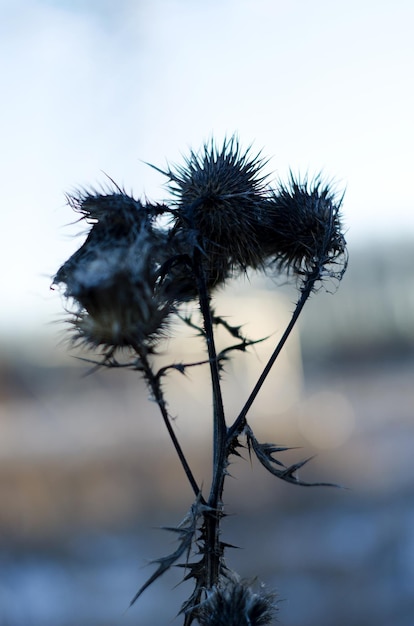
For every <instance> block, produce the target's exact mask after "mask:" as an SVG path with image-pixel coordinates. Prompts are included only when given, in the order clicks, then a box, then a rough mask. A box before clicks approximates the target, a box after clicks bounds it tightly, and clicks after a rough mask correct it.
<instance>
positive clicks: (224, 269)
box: [53, 137, 347, 626]
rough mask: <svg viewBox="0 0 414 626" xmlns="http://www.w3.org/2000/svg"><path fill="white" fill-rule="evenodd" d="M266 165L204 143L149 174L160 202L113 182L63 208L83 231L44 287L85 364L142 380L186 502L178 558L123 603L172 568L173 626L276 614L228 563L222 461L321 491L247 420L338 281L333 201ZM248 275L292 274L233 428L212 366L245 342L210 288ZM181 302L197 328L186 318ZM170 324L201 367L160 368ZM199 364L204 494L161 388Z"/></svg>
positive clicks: (309, 183) (342, 264)
mask: <svg viewBox="0 0 414 626" xmlns="http://www.w3.org/2000/svg"><path fill="white" fill-rule="evenodd" d="M265 164H266V161H265V160H264V159H262V157H261V156H260V154H259V155H252V154H251V149H250V148H249V149H247V150H246V151H242V150H241V148H240V145H239V142H238V140H237V139H236V138H234V137H233V138H231V139H229V140H225V141H224V143H223V144H222V145H221V146H217V145H216V144H215V143H214V142H213V141H210V142H208V143H207V144H206V145H204V147H203V148H202V149H201V151H200V152H191V153H190V155H189V156H188V158H187V159H186V160H185V161H184V163H183V164H182V165H180V166H176V167H168V168H167V169H166V170H165V171H164V170H162V169H160V168H155V169H157V170H158V171H159V172H160V173H162V174H163V175H164V176H166V177H167V179H168V182H167V186H168V187H169V190H170V192H171V195H170V198H171V199H170V200H169V201H168V203H159V204H152V203H149V202H141V201H139V200H137V199H134V198H133V197H131V196H129V195H128V194H127V193H126V192H125V191H124V190H123V189H121V188H119V187H118V186H117V185H116V184H115V183H113V182H112V181H111V185H110V187H109V188H108V189H106V190H104V191H95V190H92V191H81V192H79V193H77V194H75V195H71V196H69V197H68V202H69V204H70V206H71V207H72V208H73V209H74V210H75V211H76V212H78V213H79V214H80V216H81V219H83V220H85V222H86V223H87V224H88V225H90V228H89V232H88V235H87V238H86V241H85V242H84V244H83V245H82V246H81V248H80V249H79V250H78V251H77V252H75V254H73V255H72V256H71V257H70V259H69V260H68V261H66V263H64V264H63V265H62V267H61V268H60V269H59V270H58V272H57V274H56V275H55V277H54V281H53V282H54V284H56V285H59V284H62V285H64V294H65V296H66V297H67V298H68V299H69V300H70V302H71V303H72V305H71V307H72V310H73V313H72V315H71V319H70V322H71V325H72V327H73V333H74V337H75V339H77V340H79V341H81V342H84V343H85V344H87V345H88V346H89V347H90V348H92V349H94V350H96V351H97V352H98V355H99V356H97V357H96V358H95V362H96V363H97V364H99V365H100V366H105V367H119V366H120V365H121V361H120V355H122V366H124V367H125V366H127V367H130V368H132V369H133V370H136V371H137V372H138V373H139V374H140V375H141V376H142V377H143V378H144V380H145V382H146V384H147V385H148V388H149V390H150V392H151V395H152V397H153V399H154V400H155V402H156V403H157V405H158V407H159V410H160V413H161V416H162V419H163V421H164V423H165V426H166V427H167V429H168V433H169V436H170V437H171V440H172V443H173V445H174V448H175V450H176V452H177V454H178V457H179V460H180V462H181V464H182V467H183V469H184V472H185V476H186V478H187V480H188V482H189V484H190V486H191V489H192V491H193V492H194V502H193V504H192V506H191V509H190V511H189V512H188V514H187V515H186V516H185V518H184V521H183V522H182V523H180V524H179V525H178V526H177V527H176V528H173V529H171V530H173V531H174V532H175V533H176V536H177V547H176V549H175V550H174V551H173V552H172V553H171V554H169V555H167V556H165V557H161V558H159V559H158V560H157V561H155V564H156V568H155V571H154V573H153V574H152V575H151V576H150V577H149V578H148V580H147V581H146V582H145V584H144V585H143V586H142V587H141V588H140V589H139V590H138V591H137V593H136V594H135V596H134V597H133V598H132V600H131V604H133V603H135V602H136V601H137V600H138V598H139V597H140V595H141V594H142V593H143V592H144V591H145V589H146V588H147V587H148V586H149V585H151V584H152V583H154V582H155V581H156V580H157V579H158V578H159V577H160V576H161V575H162V574H163V573H164V572H166V571H167V570H168V569H170V568H171V567H172V566H173V565H182V566H184V567H185V570H184V571H185V574H184V576H185V579H186V580H192V581H193V583H194V587H193V591H192V593H191V595H190V597H189V598H188V599H187V600H186V602H185V603H184V604H183V606H182V607H181V614H182V616H183V624H184V626H190V625H191V624H192V623H194V622H198V623H199V624H200V625H201V626H232V625H234V626H236V625H237V626H264V625H266V624H271V623H272V620H273V619H274V618H275V615H276V610H277V606H276V602H275V596H274V594H273V593H269V592H267V591H266V590H265V588H264V587H259V588H258V589H257V590H256V591H255V589H254V586H253V585H251V584H250V583H249V582H247V581H245V580H241V579H240V577H239V576H238V575H237V574H236V573H235V572H233V571H231V570H230V568H228V567H227V565H226V561H225V552H226V548H227V547H228V546H227V544H226V543H224V542H223V541H222V539H221V522H222V520H223V517H224V516H225V511H224V507H223V489H224V486H225V480H226V477H227V475H228V466H229V463H230V462H231V459H232V457H234V456H240V453H241V450H242V448H243V447H244V448H247V450H248V452H249V454H250V455H255V456H256V457H257V459H258V460H259V462H260V463H261V464H262V465H263V466H264V467H265V468H266V470H268V471H269V472H270V473H271V474H273V475H274V476H275V477H276V478H279V479H281V480H283V481H286V482H288V483H292V484H293V485H304V486H311V485H312V486H313V485H330V483H322V482H320V483H311V482H306V481H304V480H302V479H300V478H299V477H298V470H299V469H300V468H302V467H303V466H304V465H305V463H306V462H307V460H301V461H298V462H297V463H294V464H293V465H288V466H286V465H285V464H284V463H283V462H282V461H281V460H280V455H281V453H283V451H285V450H286V449H287V448H285V447H283V446H279V445H277V444H273V443H266V442H264V443H262V442H260V441H258V439H257V438H256V437H255V435H254V432H253V429H252V427H251V426H250V424H249V422H248V420H247V417H248V413H249V410H250V408H251V407H252V404H253V403H254V401H255V398H256V396H257V394H258V393H259V391H260V388H261V387H262V385H263V383H264V381H265V379H266V377H267V375H268V374H269V372H270V370H271V368H272V366H273V365H274V363H275V361H276V359H277V357H278V355H279V354H280V352H281V350H282V348H283V346H284V345H285V342H286V340H287V339H288V337H289V335H290V333H291V331H292V329H293V327H294V325H295V324H296V322H297V319H298V317H299V315H300V313H301V311H302V309H303V307H304V305H305V303H306V302H307V300H308V298H309V297H310V295H311V294H312V293H314V292H316V291H318V289H319V288H320V286H321V285H322V283H323V281H324V280H325V279H326V278H328V277H329V278H333V279H334V280H336V281H340V280H341V278H342V276H343V274H344V272H345V270H346V266H347V251H346V242H345V239H344V235H343V232H342V223H341V215H340V207H341V204H342V196H338V195H337V194H336V193H335V191H334V190H333V187H332V185H331V184H330V183H327V182H325V181H324V180H323V178H322V177H321V176H317V177H316V178H314V179H312V180H309V179H307V178H304V179H300V178H297V177H295V176H294V175H293V174H291V175H290V178H289V180H288V181H287V183H282V182H279V183H278V184H276V186H272V185H271V184H270V183H269V179H268V177H267V176H265V175H264V174H263V168H264V165H265ZM153 167H154V166H153ZM251 272H268V273H271V274H274V275H275V274H280V273H284V274H285V275H287V276H290V277H291V278H292V279H293V280H294V282H295V285H296V286H297V290H298V298H297V302H296V306H295V309H294V312H293V314H292V317H291V320H290V322H289V323H288V325H287V327H286V329H285V331H284V333H283V334H282V336H281V337H280V339H279V341H278V342H277V345H276V346H275V347H274V350H273V352H272V354H271V356H270V358H269V360H268V362H267V364H266V366H265V367H264V369H263V371H262V373H261V374H260V375H259V376H258V380H257V383H256V385H255V386H254V388H253V389H252V390H251V392H250V395H249V396H248V398H247V400H246V402H245V404H244V406H241V407H240V412H239V414H238V416H237V417H236V419H233V420H232V421H229V420H228V417H226V414H225V407H224V403H223V397H222V379H221V371H222V367H223V363H224V361H225V360H226V359H228V358H229V357H232V356H233V355H234V354H236V353H240V351H242V352H245V351H246V350H247V349H248V347H249V346H250V345H252V344H253V343H255V341H254V340H252V339H248V338H246V337H245V336H244V335H243V333H242V331H241V328H240V327H238V326H237V327H236V326H232V325H231V324H229V322H228V321H226V320H225V319H224V318H223V317H221V316H219V315H216V313H215V312H214V310H213V306H212V300H213V296H214V291H215V289H216V288H217V287H218V286H220V287H221V288H225V287H226V284H227V282H228V281H229V280H230V279H231V278H232V277H234V276H236V275H237V274H240V273H251ZM192 301H193V302H194V303H195V304H196V305H197V311H198V314H199V319H197V318H195V317H194V315H188V314H186V313H185V311H186V310H187V308H188V304H189V303H191V302H192ZM172 320H179V321H180V322H181V323H183V324H187V325H189V326H191V327H192V328H193V329H196V330H197V332H198V333H199V334H200V335H201V336H202V338H203V339H204V341H205V346H206V354H205V356H203V357H200V361H199V362H198V363H179V364H177V363H176V362H174V363H173V364H171V365H169V366H162V367H159V366H157V356H158V352H159V350H158V347H159V346H160V345H162V342H163V341H164V340H165V338H166V337H168V336H169V335H170V333H171V332H172V331H171V328H172V324H171V321H172ZM175 325H176V324H175V323H174V326H175ZM219 326H220V327H224V328H225V329H226V331H228V333H229V337H230V339H231V342H229V345H228V346H227V347H226V348H224V349H223V350H221V351H217V349H216V342H215V334H216V330H217V327H219ZM259 340H260V339H259ZM256 341H257V340H256ZM125 357H126V358H127V361H126V362H125ZM201 364H204V365H208V368H209V374H210V382H211V390H212V398H213V415H212V420H213V458H212V479H211V484H210V486H209V488H208V489H205V488H202V487H201V486H200V484H199V483H198V482H197V480H196V479H195V477H194V474H193V471H192V469H191V467H190V464H189V462H188V460H187V457H186V455H185V454H184V451H183V450H182V447H181V445H180V442H179V440H178V437H177V434H176V431H175V429H174V427H173V423H172V419H171V416H170V414H169V411H168V405H167V401H166V398H165V396H164V390H163V379H164V377H165V376H166V375H167V373H169V372H171V370H177V371H178V372H181V373H185V372H186V371H187V369H188V368H189V367H193V366H196V365H201ZM252 575H254V573H252Z"/></svg>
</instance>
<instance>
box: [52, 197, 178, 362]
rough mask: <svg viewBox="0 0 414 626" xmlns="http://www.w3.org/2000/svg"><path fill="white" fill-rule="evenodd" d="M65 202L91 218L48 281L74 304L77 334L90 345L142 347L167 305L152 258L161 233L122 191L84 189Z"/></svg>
mask: <svg viewBox="0 0 414 626" xmlns="http://www.w3.org/2000/svg"><path fill="white" fill-rule="evenodd" d="M70 204H71V205H72V206H73V207H74V208H75V209H76V210H77V211H79V212H80V213H82V214H83V216H84V217H85V219H87V220H88V221H92V224H93V225H92V228H91V230H90V232H89V234H88V236H87V239H86V241H85V243H84V244H83V245H82V246H81V248H80V249H79V250H78V251H77V252H75V253H74V254H73V255H72V256H71V257H70V258H69V259H68V261H66V263H64V264H63V265H62V267H61V268H60V269H59V270H58V272H57V274H56V276H55V278H54V281H53V282H54V284H64V285H65V295H66V297H68V298H71V299H73V300H74V301H75V303H76V304H77V307H78V308H77V311H76V312H75V315H74V318H73V324H74V326H75V328H76V332H77V336H78V337H79V338H81V339H83V340H84V341H86V342H87V343H89V344H92V345H102V346H106V347H125V346H131V347H133V348H134V349H137V348H139V349H140V350H143V349H144V348H145V349H148V348H149V347H150V346H151V345H152V344H153V343H154V341H155V340H156V339H157V337H159V336H160V334H162V332H163V329H164V327H165V324H166V320H167V317H168V315H169V314H170V313H171V311H172V300H171V298H169V297H167V295H166V291H165V288H164V286H163V283H162V281H161V279H160V269H159V262H158V260H157V259H158V257H161V252H160V250H161V249H162V244H163V239H164V238H163V234H162V233H160V232H158V231H156V230H155V229H154V228H153V227H152V224H151V215H149V212H148V211H147V210H146V208H145V207H144V206H143V205H142V204H141V203H140V202H139V201H137V200H134V199H133V198H130V197H129V196H127V195H126V194H118V193H117V194H107V195H100V194H86V195H82V196H80V197H79V196H78V197H75V198H73V197H72V198H71V199H70Z"/></svg>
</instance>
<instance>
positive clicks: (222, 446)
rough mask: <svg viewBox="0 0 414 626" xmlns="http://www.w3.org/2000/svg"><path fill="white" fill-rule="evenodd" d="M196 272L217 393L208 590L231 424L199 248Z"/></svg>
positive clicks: (218, 552)
mask: <svg viewBox="0 0 414 626" xmlns="http://www.w3.org/2000/svg"><path fill="white" fill-rule="evenodd" d="M194 269H195V274H196V277H197V288H198V293H199V302H200V310H201V314H202V316H203V322H204V331H205V338H206V344H207V351H208V358H209V365H210V376H211V384H212V393H213V476H212V481H211V488H210V495H209V499H208V505H209V508H210V510H209V511H208V512H206V514H205V532H206V536H205V554H206V563H207V571H206V581H207V588H209V589H211V587H213V586H214V585H216V584H217V583H218V579H219V575H220V566H221V561H222V552H223V550H222V547H221V542H220V539H219V537H220V520H221V518H222V516H223V514H222V494H223V487H224V479H225V475H226V466H227V425H226V420H225V414H224V406H223V397H222V393H221V385H220V372H219V363H218V359H217V351H216V346H215V341H214V331H213V320H212V314H211V308H210V296H209V293H208V289H207V283H206V278H205V273H204V269H203V265H202V257H201V252H200V251H199V250H198V249H197V248H195V250H194Z"/></svg>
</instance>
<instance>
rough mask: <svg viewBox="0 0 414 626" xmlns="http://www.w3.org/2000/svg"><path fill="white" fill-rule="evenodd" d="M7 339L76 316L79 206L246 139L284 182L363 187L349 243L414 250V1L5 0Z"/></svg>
mask: <svg viewBox="0 0 414 626" xmlns="http://www.w3.org/2000/svg"><path fill="white" fill-rule="evenodd" d="M0 9H1V19H0V69H1V82H2V98H1V103H0V107H1V116H0V133H1V152H0V154H1V156H0V158H1V167H0V176H1V177H2V195H3V198H2V208H1V211H2V228H1V247H0V254H1V265H2V268H3V270H2V273H1V279H0V280H1V288H2V293H3V294H5V295H4V302H3V306H2V307H1V311H0V329H2V330H3V331H4V329H7V328H11V327H12V326H13V327H14V328H21V329H22V330H28V331H29V330H30V331H31V330H32V329H35V328H37V327H40V326H42V327H44V326H46V325H47V324H48V322H49V321H50V320H51V319H54V318H55V317H56V314H57V313H58V312H59V311H60V310H61V302H60V300H59V297H58V296H57V295H53V294H50V293H49V291H48V287H49V284H50V279H49V278H48V275H49V276H50V275H53V273H54V272H55V271H56V270H57V268H58V267H59V264H61V263H62V262H63V261H64V260H65V259H66V258H67V256H68V255H69V254H71V252H73V251H74V249H75V248H76V247H77V246H78V245H79V243H80V240H79V239H75V240H74V239H73V238H72V237H71V236H70V235H72V234H73V233H75V232H77V231H78V230H79V228H78V227H76V226H72V227H69V228H66V227H65V225H66V224H67V223H68V222H70V221H72V220H73V215H72V214H71V213H70V211H69V210H68V208H67V207H65V198H64V193H65V192H66V191H71V190H72V189H73V188H74V187H76V186H78V185H88V184H90V185H98V184H99V183H100V182H104V181H105V178H104V175H103V174H102V171H105V172H106V173H108V174H109V175H110V176H111V177H112V178H114V179H115V180H116V181H117V182H118V183H119V184H121V185H124V186H125V188H126V189H127V190H133V191H134V193H135V195H137V196H141V195H142V194H143V193H145V194H147V195H148V196H149V197H150V198H152V199H154V200H161V199H164V198H165V194H166V192H165V189H164V188H163V187H162V184H163V182H164V181H163V179H162V177H161V176H160V175H159V174H158V173H156V172H155V171H153V170H151V169H150V168H148V167H147V166H146V165H144V164H143V162H142V161H144V160H145V161H150V162H152V163H155V164H158V165H160V166H163V165H165V162H166V159H169V160H170V161H173V162H174V161H177V160H180V155H181V154H182V153H185V152H186V151H187V150H188V147H189V146H191V147H193V148H198V147H199V146H200V144H202V143H203V141H205V140H206V139H208V138H209V137H210V136H211V135H213V134H214V136H216V137H218V138H219V139H221V138H223V136H224V135H225V134H227V135H229V134H232V133H233V132H237V133H238V135H239V137H240V140H241V143H242V144H243V145H245V146H247V145H248V144H250V143H253V145H254V148H255V149H257V150H260V149H263V153H264V155H266V156H269V157H272V158H271V162H270V168H271V169H272V170H273V171H274V172H275V175H276V176H281V177H282V178H284V177H286V175H287V173H288V170H289V168H292V169H293V170H294V171H296V172H297V171H300V172H306V171H308V172H309V173H310V174H313V173H317V172H318V171H319V170H321V169H322V170H323V171H324V172H325V174H326V175H327V176H328V177H335V178H336V179H337V181H338V183H339V186H346V187H347V193H346V197H345V204H344V215H345V222H346V225H347V227H348V240H349V241H350V242H351V243H352V242H358V243H363V242H364V239H371V240H372V239H374V240H377V241H381V240H382V239H383V238H389V237H390V236H392V237H394V238H395V237H398V236H399V235H404V236H405V237H411V238H413V240H414V210H413V197H412V184H413V183H412V179H413V169H414V168H413V166H414V164H413V145H414V122H413V112H414V80H413V79H414V38H413V35H412V30H413V24H414V3H413V2H412V0H392V1H391V0H388V1H381V0H375V1H374V0H365V1H364V0H346V1H343V0H339V1H333V0H312V2H309V1H308V0H284V1H281V0H220V1H219V0H213V1H210V2H209V1H207V0H206V1H205V2H203V3H199V2H192V1H191V0H172V1H167V0H137V1H133V0H117V1H115V0H114V1H112V2H111V1H109V0H105V1H104V0H102V1H101V0H94V1H92V0H89V1H88V0H84V1H80V0H78V1H74V0H67V1H63V0H62V1H58V0H56V1H53V0H1V2H0Z"/></svg>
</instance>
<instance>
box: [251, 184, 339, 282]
mask: <svg viewBox="0 0 414 626" xmlns="http://www.w3.org/2000/svg"><path fill="white" fill-rule="evenodd" d="M342 198H343V196H341V197H338V196H337V195H336V194H335V193H334V191H333V190H332V188H331V186H330V185H329V184H327V183H324V182H323V181H322V179H321V177H320V176H318V177H316V178H315V179H314V180H313V181H311V182H309V181H308V180H307V179H306V178H305V179H304V180H303V181H301V180H299V179H296V178H295V177H294V176H293V174H291V176H290V181H289V183H288V184H287V185H285V184H283V183H281V184H280V185H279V189H278V190H277V191H276V192H274V194H273V196H272V198H271V199H270V201H269V203H268V211H267V218H266V222H265V226H264V228H262V229H261V231H260V236H259V238H260V240H261V241H262V244H263V247H264V248H265V249H266V252H267V254H268V256H269V258H270V259H271V260H272V261H273V262H274V263H276V265H277V266H278V267H279V269H285V270H287V271H293V272H294V273H295V274H297V275H299V276H302V277H305V278H306V277H307V276H310V275H314V274H315V272H316V273H318V278H322V277H323V276H324V275H325V274H328V275H330V276H334V277H336V278H338V279H340V278H342V275H343V273H344V271H345V269H346V263H347V256H346V242H345V238H344V235H343V232H342V223H341V215H340V207H341V203H342Z"/></svg>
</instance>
